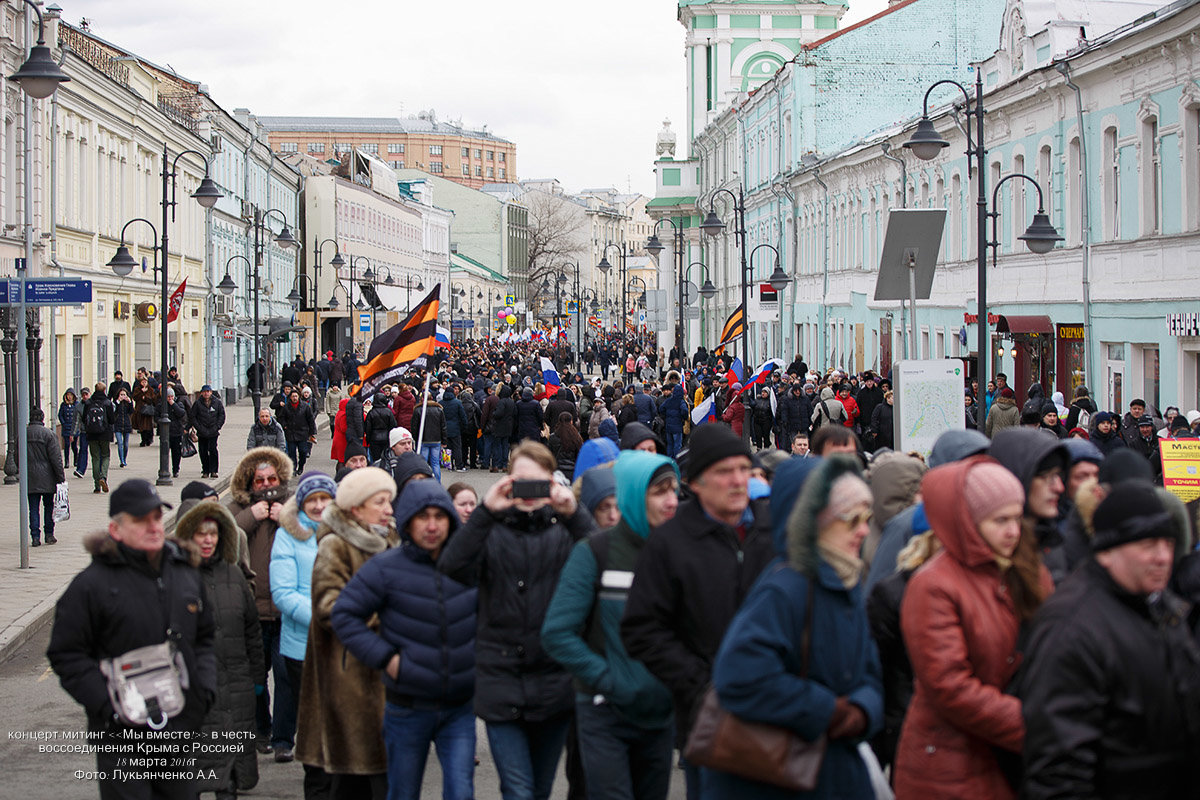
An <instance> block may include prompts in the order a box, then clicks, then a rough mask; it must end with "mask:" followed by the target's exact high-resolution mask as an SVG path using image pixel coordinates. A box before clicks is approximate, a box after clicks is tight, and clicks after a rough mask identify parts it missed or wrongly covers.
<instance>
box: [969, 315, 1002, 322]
mask: <svg viewBox="0 0 1200 800" xmlns="http://www.w3.org/2000/svg"><path fill="white" fill-rule="evenodd" d="M999 321H1000V315H999V314H988V325H995V324H996V323H997V322H999ZM963 322H964V323H966V324H967V325H974V324H975V323H976V322H979V315H978V314H963Z"/></svg>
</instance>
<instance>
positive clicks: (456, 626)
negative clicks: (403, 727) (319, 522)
mask: <svg viewBox="0 0 1200 800" xmlns="http://www.w3.org/2000/svg"><path fill="white" fill-rule="evenodd" d="M430 507H433V508H439V509H441V510H442V511H444V512H446V514H447V516H449V518H450V536H453V535H454V531H455V530H456V529H457V528H458V513H457V512H456V511H455V509H454V503H453V502H451V500H450V495H448V494H447V493H446V490H445V489H443V488H442V487H441V485H439V484H438V483H437V482H436V481H414V482H412V483H410V484H408V485H407V486H405V487H404V491H403V492H402V493H401V495H400V497H399V498H398V501H397V505H396V510H397V513H396V527H397V529H398V530H400V531H401V532H402V536H403V538H404V542H403V544H402V545H401V546H400V547H396V548H393V549H390V550H386V551H384V552H382V553H379V554H378V555H375V556H372V557H371V558H370V559H368V560H367V563H365V564H364V565H363V566H362V567H361V568H360V569H359V571H358V572H357V573H355V575H354V577H353V578H351V579H350V582H349V583H347V584H346V588H345V589H343V590H342V593H341V595H340V596H339V597H338V599H337V602H336V603H335V604H334V606H333V630H334V632H335V633H336V634H337V636H338V638H339V639H341V640H342V643H343V644H344V645H345V646H346V649H347V650H349V651H350V652H351V653H352V654H353V655H354V657H355V658H357V659H358V660H359V661H361V662H362V663H363V664H365V665H367V666H368V667H371V668H373V669H377V670H380V671H381V672H383V676H382V677H383V685H384V687H385V688H386V689H387V690H388V692H389V693H394V694H398V695H402V696H405V697H411V698H419V699H421V700H424V701H427V702H428V701H432V702H437V703H442V704H443V705H444V706H445V707H448V708H450V707H456V706H460V705H462V704H464V703H467V702H469V701H470V700H471V697H472V696H473V694H474V692H475V605H476V595H477V590H475V589H469V588H467V587H466V586H463V585H462V584H461V583H459V582H458V581H456V580H454V579H453V578H450V577H447V576H446V575H443V574H442V573H440V572H438V571H437V570H436V569H435V568H434V560H433V558H431V557H430V555H429V553H428V552H427V551H425V550H423V549H421V548H420V547H418V546H417V545H416V544H414V543H413V541H412V540H411V539H410V538H409V537H408V535H407V532H406V531H407V528H408V523H409V521H410V520H411V519H412V518H413V517H415V516H416V515H417V514H418V513H419V512H421V511H423V510H424V509H426V508H430ZM448 540H449V537H447V541H448ZM443 546H444V545H443ZM375 614H378V615H379V632H378V633H376V632H375V631H372V630H371V629H370V628H369V627H368V626H367V620H369V619H370V618H371V617H372V616H373V615H375ZM397 653H399V654H400V671H399V673H398V676H397V678H396V679H395V680H393V679H392V678H391V677H390V676H389V675H388V674H387V672H386V670H385V668H386V667H387V665H388V662H389V661H391V659H392V656H393V655H395V654H397Z"/></svg>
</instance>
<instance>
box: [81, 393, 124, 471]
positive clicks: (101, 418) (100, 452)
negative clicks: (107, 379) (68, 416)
mask: <svg viewBox="0 0 1200 800" xmlns="http://www.w3.org/2000/svg"><path fill="white" fill-rule="evenodd" d="M116 422H117V410H116V409H115V408H114V407H113V404H112V402H111V401H110V400H109V399H108V395H106V394H105V393H104V384H103V383H97V384H96V388H95V391H93V392H92V396H91V397H90V398H88V400H87V402H86V403H85V404H84V406H83V430H84V432H85V433H86V434H87V441H88V454H89V455H90V456H91V458H92V486H93V488H92V493H93V494H100V492H107V491H108V458H109V452H110V451H111V449H112V447H111V445H112V440H113V430H114V427H113V426H114V425H115V424H116Z"/></svg>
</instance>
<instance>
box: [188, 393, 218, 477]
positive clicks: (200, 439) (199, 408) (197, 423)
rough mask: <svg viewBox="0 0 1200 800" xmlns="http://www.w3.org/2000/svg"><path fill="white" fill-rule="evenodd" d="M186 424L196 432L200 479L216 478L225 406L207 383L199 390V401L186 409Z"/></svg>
mask: <svg viewBox="0 0 1200 800" xmlns="http://www.w3.org/2000/svg"><path fill="white" fill-rule="evenodd" d="M188 424H189V425H191V426H192V428H194V429H195V431H196V449H197V450H198V451H199V452H200V472H201V473H202V474H201V476H200V477H202V478H216V477H218V472H219V471H220V469H221V466H220V462H219V461H218V458H219V457H220V454H219V453H218V452H217V437H218V436H220V435H221V428H223V427H224V426H225V406H224V404H223V403H221V398H219V397H217V396H216V395H214V394H213V388H212V387H211V386H209V385H208V384H207V383H206V384H204V386H202V387H201V388H200V399H199V400H197V401H196V402H195V404H193V405H192V407H191V408H190V409H188Z"/></svg>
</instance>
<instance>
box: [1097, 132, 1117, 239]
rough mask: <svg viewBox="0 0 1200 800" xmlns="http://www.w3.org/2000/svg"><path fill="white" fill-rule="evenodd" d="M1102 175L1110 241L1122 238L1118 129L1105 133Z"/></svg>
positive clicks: (1105, 230) (1105, 222)
mask: <svg viewBox="0 0 1200 800" xmlns="http://www.w3.org/2000/svg"><path fill="white" fill-rule="evenodd" d="M1101 164H1102V165H1103V166H1102V167H1101V175H1102V176H1103V179H1104V180H1103V184H1104V234H1105V236H1107V237H1108V239H1109V241H1116V240H1117V239H1119V238H1121V188H1120V184H1121V151H1120V149H1119V148H1118V147H1117V129H1116V128H1107V129H1105V131H1104V152H1103V154H1102V160H1101Z"/></svg>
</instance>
